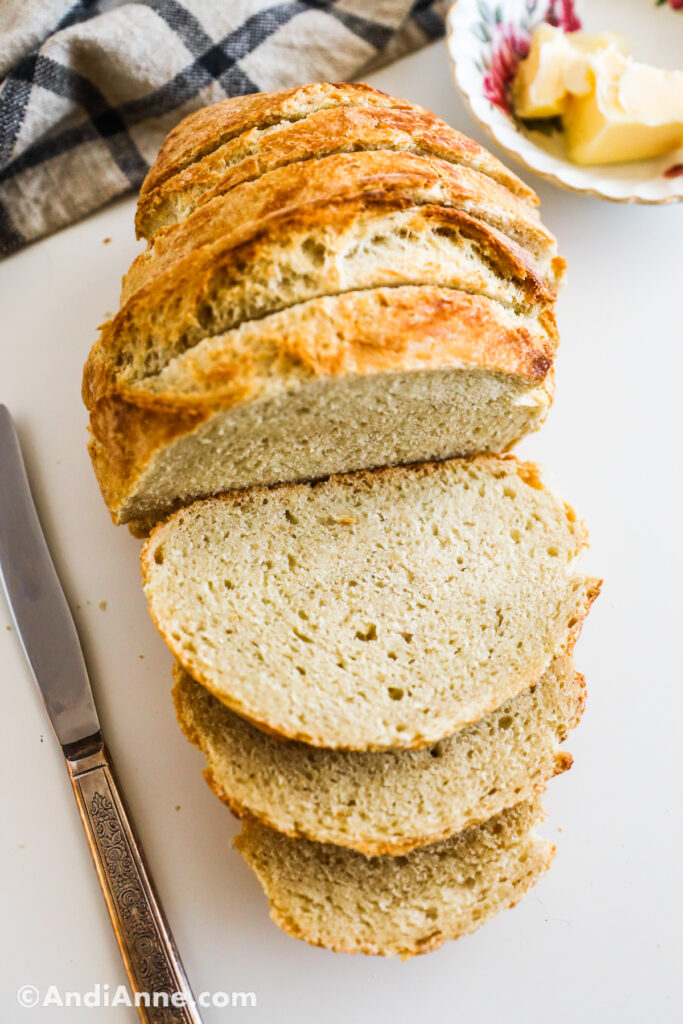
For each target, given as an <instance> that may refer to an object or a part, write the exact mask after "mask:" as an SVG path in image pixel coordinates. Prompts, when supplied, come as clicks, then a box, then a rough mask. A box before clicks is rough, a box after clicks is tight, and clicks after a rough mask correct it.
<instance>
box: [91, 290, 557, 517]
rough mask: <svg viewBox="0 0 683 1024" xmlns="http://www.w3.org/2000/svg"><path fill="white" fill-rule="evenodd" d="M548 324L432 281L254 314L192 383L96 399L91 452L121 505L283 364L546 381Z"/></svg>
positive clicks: (552, 339) (301, 375)
mask: <svg viewBox="0 0 683 1024" xmlns="http://www.w3.org/2000/svg"><path fill="white" fill-rule="evenodd" d="M306 306H307V307H309V308H308V309H305V308H304V307H306ZM314 306H315V307H317V308H315V310H314V311H313V312H311V307H314ZM544 326H546V329H547V334H546V336H545V337H543V336H538V335H532V334H531V333H530V332H529V330H528V329H527V328H526V327H525V326H524V323H523V322H522V323H521V324H519V325H514V324H512V325H511V324H510V323H509V322H507V321H506V320H505V319H503V318H502V315H501V311H500V310H499V308H498V307H497V305H496V304H495V303H493V302H491V301H490V300H488V299H485V298H482V297H480V296H471V295H468V294H466V293H464V292H458V291H456V290H453V289H447V288H431V287H418V288H411V287H406V288H388V289H377V290H376V291H374V292H373V291H369V292H356V293H347V294H345V295H341V296H336V297H334V298H333V299H331V300H323V301H317V302H314V303H307V304H302V306H301V307H294V308H293V309H290V310H286V311H284V312H283V313H277V314H273V315H272V316H270V317H266V318H264V319H263V320H261V321H257V322H254V323H253V324H245V325H243V326H242V327H240V328H237V329H236V330H235V331H234V332H232V334H233V338H232V342H231V340H230V336H226V337H225V343H224V344H223V345H222V346H221V347H218V346H216V349H215V351H214V352H213V353H211V354H208V355H207V356H206V357H205V358H204V359H203V361H200V358H199V356H200V353H199V352H198V351H195V350H192V351H191V352H190V353H189V354H188V356H187V359H186V362H187V363H188V364H189V365H188V366H187V368H186V372H187V374H188V375H189V376H190V378H191V379H192V382H193V389H192V390H191V391H188V392H187V393H181V392H179V391H177V390H173V389H170V388H169V389H168V390H166V391H165V392H161V393H151V392H150V391H148V390H145V389H144V387H134V388H133V387H131V388H125V387H123V386H120V387H119V388H117V389H114V390H111V391H109V392H108V393H105V394H104V396H103V397H101V398H100V399H99V400H98V401H96V402H95V403H94V404H93V405H92V407H91V418H90V429H91V432H92V437H93V440H92V442H91V446H90V454H91V457H92V460H93V465H94V468H95V473H96V475H97V478H98V481H99V483H100V487H101V489H102V493H103V495H104V497H105V501H106V502H107V505H108V506H109V508H110V509H112V511H114V510H116V509H117V508H118V507H119V506H120V504H121V502H122V501H123V500H124V499H125V496H126V495H127V494H128V493H129V492H130V489H131V487H132V486H133V485H134V481H135V480H136V479H137V478H139V476H140V475H141V474H142V473H143V472H144V471H145V469H146V467H147V466H148V465H149V463H150V461H151V459H152V458H153V457H154V455H155V454H156V453H157V452H158V451H160V450H161V449H163V447H164V446H165V445H168V444H169V443H170V442H172V441H173V440H175V439H176V438H178V437H181V436H183V435H184V434H187V433H190V432H191V431H193V430H195V429H196V428H197V427H198V426H199V425H200V424H201V423H203V422H205V421H206V420H207V419H208V418H209V417H210V416H211V415H213V414H214V413H216V412H218V411H220V410H223V409H227V408H231V407H234V406H235V405H237V404H238V403H240V402H248V401H254V400H256V399H258V398H259V397H262V396H263V394H264V388H267V386H268V384H269V382H270V381H271V377H270V376H269V373H268V371H269V369H272V367H278V368H279V379H280V380H282V379H284V377H285V370H288V371H289V375H290V378H291V376H292V370H293V369H295V370H296V374H297V377H298V381H299V382H300V383H305V382H306V380H311V379H313V378H315V377H321V376H343V375H347V374H354V375H358V374H364V375H368V374H375V373H399V372H406V371H408V370H418V369H420V370H429V369H445V368H448V367H458V366H460V365H464V366H468V367H476V368H480V369H482V370H489V371H492V372H497V373H502V374H509V375H511V376H514V377H522V378H525V379H527V380H528V381H530V382H533V381H536V382H538V383H539V384H541V383H543V382H544V381H545V380H546V378H547V377H548V376H549V374H550V373H551V370H552V362H553V357H554V351H555V347H556V342H557V336H556V331H555V324H554V319H553V317H552V314H551V313H547V314H546V318H545V323H544ZM292 386H297V384H296V378H295V379H294V380H293V381H292Z"/></svg>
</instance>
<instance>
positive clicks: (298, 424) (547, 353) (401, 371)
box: [90, 286, 555, 532]
mask: <svg viewBox="0 0 683 1024" xmlns="http://www.w3.org/2000/svg"><path fill="white" fill-rule="evenodd" d="M554 349H555V333H554V322H553V320H552V317H551V316H548V317H547V318H540V319H538V320H534V319H533V318H532V317H529V316H525V315H523V314H520V313H515V312H514V311H513V310H510V309H506V308H504V307H503V306H501V305H500V303H496V302H493V301H491V300H489V299H486V298H483V297H480V296H473V295H469V294H467V293H464V292H461V291H458V290H456V289H451V288H436V287H430V286H417V287H413V286H403V287H394V288H377V289H370V290H363V291H356V292H348V293H345V294H343V295H336V296H328V297H325V298H320V299H312V300H310V301H309V302H305V303H300V304H299V305H297V306H295V307H294V308H292V309H288V310H285V311H283V312H280V313H272V314H270V315H269V316H266V317H263V318H262V319H260V320H252V321H248V322H246V323H244V324H242V325H241V326H239V327H236V328H234V329H233V330H231V331H228V332H227V333H225V334H219V335H214V336H212V337H210V338H206V339H204V340H203V341H202V342H199V343H198V344H197V345H195V346H194V347H193V348H191V349H189V350H188V351H186V352H184V353H183V354H182V355H179V356H177V357H175V358H174V359H172V360H170V361H169V362H168V363H167V365H166V366H165V367H164V369H163V370H162V371H161V372H160V373H159V374H157V375H156V376H153V377H147V378H145V379H144V380H143V381H141V382H140V383H139V384H135V385H132V386H130V387H128V388H126V389H125V390H120V391H117V392H114V393H110V394H109V395H108V396H107V397H106V398H103V399H101V400H100V401H98V402H97V403H95V405H94V406H93V408H92V412H91V427H92V434H93V436H92V441H91V445H90V452H91V456H92V459H93V464H94V467H95V471H96V474H97V477H98V480H99V482H100V486H101V488H102V492H103V494H104V496H105V500H106V502H107V504H108V506H109V508H110V510H111V512H112V515H113V516H114V518H115V520H116V521H117V522H127V523H128V524H129V525H131V526H132V527H133V528H134V529H135V531H136V532H146V531H147V530H148V529H149V528H150V527H151V526H152V525H154V523H155V522H157V521H158V520H159V519H161V518H163V517H164V515H167V514H168V513H169V512H171V511H172V510H173V509H174V508H176V507H177V506H178V505H179V504H186V503H187V502H189V501H192V500H195V499H197V498H202V497H205V496H207V495H210V494H216V493H220V492H221V491H225V490H230V489H233V488H241V487H248V486H252V485H254V484H274V483H279V482H281V481H284V480H302V479H310V478H318V477H324V476H328V475H329V474H330V473H335V472H343V471H344V470H347V469H349V468H351V469H357V468H363V467H366V466H386V465H395V464H396V463H401V462H411V461H416V460H417V461H425V460H431V459H444V458H450V457H452V456H455V455H471V454H472V453H474V452H477V451H481V450H482V449H483V450H491V451H499V450H502V449H505V448H508V447H509V446H510V445H511V444H513V443H514V442H515V441H516V440H517V439H518V438H519V437H521V436H522V435H524V434H526V433H528V432H529V431H530V430H533V429H535V428H536V427H538V426H539V425H540V424H541V422H542V421H543V419H544V417H545V415H546V412H547V409H548V406H549V404H550V401H551V397H552V383H553V378H552V360H553V354H554Z"/></svg>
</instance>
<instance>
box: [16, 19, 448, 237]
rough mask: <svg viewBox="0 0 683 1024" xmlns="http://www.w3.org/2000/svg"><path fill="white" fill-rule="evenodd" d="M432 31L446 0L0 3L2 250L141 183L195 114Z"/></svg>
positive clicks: (350, 72)
mask: <svg viewBox="0 0 683 1024" xmlns="http://www.w3.org/2000/svg"><path fill="white" fill-rule="evenodd" d="M443 23H444V0H310V2H304V0H291V2H285V3H272V2H270V3H268V2H266V0H129V2H122V0H78V2H76V3H74V2H73V0H0V83H1V84H0V253H1V254H3V255H7V254H9V253H11V252H14V251H15V250H17V249H20V248H21V247H22V246H23V245H26V244H27V243H28V242H31V241H33V240H34V239H36V238H40V237H41V236H42V235H46V234H49V233H50V232H51V231H55V230H56V229H57V228H60V227H63V226H64V225H66V224H69V223H71V222H72V221H74V220H77V219H78V218H79V217H83V216H84V215H85V214H87V213H90V212H91V211H92V210H95V209H97V207H99V206H101V205H102V204H103V203H106V202H107V201H108V200H110V199H113V198H114V197H115V196H118V195H121V193H123V192H125V191H127V190H128V189H131V188H138V187H139V186H140V184H141V182H142V179H143V178H144V176H145V174H146V173H147V170H148V168H149V166H150V164H151V162H152V161H153V160H154V158H155V156H156V153H157V150H158V148H159V146H160V145H161V142H162V140H163V138H164V136H165V135H166V134H167V132H168V131H169V130H170V129H171V128H172V127H173V125H174V124H176V123H177V122H178V121H179V120H180V119H181V118H182V117H184V116H185V115H186V114H189V113H190V112H191V111H192V110H196V109H197V108H198V107H202V106H205V105H206V104H208V103H216V102H217V101H218V100H221V99H224V98H225V97H226V96H235V95H237V94H239V93H248V92H258V91H260V90H270V89H280V88H286V87H290V86H294V85H301V84H303V83H306V82H315V81H342V80H344V79H354V78H358V77H361V76H362V75H363V74H364V73H366V72H367V71H368V70H369V69H370V68H374V67H377V66H379V65H381V64H384V63H387V62H388V61H390V60H393V59H394V58H396V57H398V56H400V55H401V54H403V53H407V52H408V51H409V50H412V49H416V48H417V47H418V46H421V45H422V44H424V43H425V42H428V41H429V40H432V39H436V38H437V37H438V36H440V35H441V34H442V32H443Z"/></svg>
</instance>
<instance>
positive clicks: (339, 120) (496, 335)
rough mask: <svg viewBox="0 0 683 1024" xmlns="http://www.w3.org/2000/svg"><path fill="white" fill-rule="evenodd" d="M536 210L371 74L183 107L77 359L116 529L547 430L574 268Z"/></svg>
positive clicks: (496, 445)
mask: <svg viewBox="0 0 683 1024" xmlns="http://www.w3.org/2000/svg"><path fill="white" fill-rule="evenodd" d="M534 200H535V197H534V196H533V193H532V192H531V191H530V190H529V189H527V188H526V187H525V186H523V185H522V183H521V182H519V180H518V179H517V178H516V177H515V176H514V175H513V174H511V173H510V172H508V171H507V170H506V169H505V168H504V167H503V166H502V165H501V164H500V163H499V162H498V161H497V160H495V158H494V157H492V156H491V155H490V154H488V153H486V151H485V150H483V149H481V147H479V146H478V145H476V144H475V143H473V142H471V140H468V139H466V138H465V137H464V136H462V135H461V134H460V133H458V132H456V131H454V130H453V129H451V128H449V127H448V125H446V124H444V123H443V122H441V121H439V120H438V119H437V118H435V117H434V116H433V115H431V114H429V113H427V112H426V111H424V110H422V109H421V108H416V107H413V106H411V105H410V104H408V103H405V102H404V101H400V100H394V99H393V98H392V97H388V96H385V95H384V94H382V93H379V92H377V91H375V90H372V89H370V88H369V87H367V86H357V85H340V86H329V85H316V86H307V87H304V88H301V89H295V90H290V91H286V92H283V93H273V94H258V95H257V96H250V97H240V98H237V99H234V100H228V101H225V102H224V103H221V104H218V105H217V106H215V107H211V108H207V109H206V110H204V111H199V112H198V113H197V114H193V115H191V116H190V117H189V118H187V119H186V120H185V121H184V122H182V123H181V125H179V126H178V128H176V129H175V130H174V131H173V132H172V133H171V135H170V136H169V138H168V140H167V142H166V143H165V144H164V147H162V151H161V153H160V155H159V158H158V160H157V162H156V164H155V165H154V167H153V168H152V170H151V171H150V174H149V175H148V178H147V180H146V182H145V184H144V186H143V190H142V193H141V198H140V204H139V211H138V227H139V230H140V232H141V233H142V234H144V235H145V236H146V237H147V238H148V240H149V248H148V249H147V251H146V252H145V253H143V254H142V255H141V256H140V257H138V259H136V260H135V262H134V263H133V266H132V267H131V269H130V271H129V273H128V274H127V275H126V278H125V279H124V286H123V292H122V304H121V308H120V310H119V312H118V313H117V314H116V316H115V317H114V318H113V319H112V320H111V321H109V322H108V323H107V324H105V325H104V326H103V328H102V332H101V335H100V338H99V340H98V342H97V343H96V344H95V346H94V348H93V350H92V352H91V354H90V357H89V359H88V362H87V364H86V368H85V374H84V386H83V394H84V400H85V402H86V405H87V406H88V409H89V410H90V429H91V445H90V450H91V455H92V458H93V463H94V466H95V470H96V473H97V476H98V480H99V482H100V486H101V488H102V491H103V494H104V497H105V500H106V502H107V504H108V506H109V509H110V511H111V513H112V516H113V517H114V519H115V521H117V522H126V523H128V524H129V525H131V527H132V528H134V529H136V530H138V531H140V532H145V531H146V530H148V529H149V527H150V526H151V525H153V524H154V523H155V522H157V521H158V520H159V519H160V518H162V517H164V516H165V515H166V514H168V513H169V512H170V511H171V510H172V509H174V508H176V507H178V506H180V505H183V504H186V503H188V502H190V501H192V500H194V499H196V498H200V497H204V496H207V495H211V494H214V493H216V492H221V491H224V490H228V489H233V488H243V487H248V486H253V485H259V484H273V483H278V482H283V481H294V480H302V479H311V478H319V477H324V476H327V475H329V474H331V473H335V472H344V471H348V470H353V469H361V468H366V467H373V466H382V465H393V464H398V463H406V462H412V461H424V460H430V459H443V458H448V457H451V456H455V455H470V454H473V453H477V452H482V451H501V450H504V449H506V448H508V447H509V446H510V445H511V444H513V443H514V442H515V441H516V440H517V439H518V438H520V437H521V436H523V435H524V434H526V433H528V432H529V431H530V430H534V429H536V428H537V427H538V426H539V425H540V423H541V422H542V420H543V418H544V416H545V414H546V412H547V409H548V406H549V404H550V401H551V398H552V387H553V358H554V354H555V349H556V345H557V331H556V327H555V320H554V312H553V310H554V303H555V298H556V290H557V285H558V282H559V280H560V278H561V276H562V271H563V266H564V264H563V261H562V260H561V259H560V258H559V257H558V256H557V246H556V243H555V239H554V238H553V236H552V235H551V234H550V232H549V231H547V229H546V228H544V227H543V225H542V224H541V222H540V220H539V219H538V215H537V213H536V210H535V208H534V205H533V203H534Z"/></svg>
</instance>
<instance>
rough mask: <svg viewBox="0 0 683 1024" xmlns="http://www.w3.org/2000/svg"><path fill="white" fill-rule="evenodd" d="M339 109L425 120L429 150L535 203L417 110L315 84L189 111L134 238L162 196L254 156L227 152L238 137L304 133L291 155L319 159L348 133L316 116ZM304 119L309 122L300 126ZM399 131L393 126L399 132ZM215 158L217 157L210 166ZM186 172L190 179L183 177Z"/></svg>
mask: <svg viewBox="0 0 683 1024" xmlns="http://www.w3.org/2000/svg"><path fill="white" fill-rule="evenodd" d="M340 108H341V109H342V110H344V111H345V112H348V111H349V110H358V111H359V112H364V111H367V112H369V113H372V112H375V113H380V112H381V114H386V115H387V116H388V117H389V118H391V116H392V115H393V114H399V113H401V114H404V115H411V114H412V115H414V116H415V117H417V118H422V119H426V120H423V121H422V125H421V128H422V130H423V131H430V130H431V132H432V134H433V136H434V140H433V141H434V145H435V146H437V147H438V149H440V150H441V151H442V152H445V151H448V152H449V153H450V154H451V155H452V156H453V157H454V158H456V159H460V160H462V161H463V162H464V163H467V164H468V165H469V166H472V167H474V168H475V169H477V170H481V171H482V172H483V173H485V174H488V175H489V176H490V177H491V178H493V179H494V180H495V181H500V182H501V183H502V184H504V185H505V186H506V187H507V188H509V189H510V190H511V191H513V192H514V193H515V194H516V195H519V196H520V197H521V198H523V199H525V200H526V201H527V202H531V203H532V204H533V203H536V202H538V200H537V197H536V196H535V194H534V192H533V191H532V190H531V189H530V188H528V186H526V185H525V184H524V183H523V182H522V181H520V179H519V178H518V177H517V176H516V175H515V174H513V173H512V172H511V171H509V170H508V169H507V168H506V167H505V166H504V165H503V164H501V163H500V161H498V160H496V158H495V157H493V156H492V155H491V154H490V153H488V152H487V151H486V150H485V149H483V148H482V147H481V146H479V145H478V144H477V143H476V142H474V141H473V140H472V139H469V138H468V137H467V136H465V135H462V134H461V133H460V132H456V131H455V130H454V129H452V128H450V127H449V126H448V125H446V124H445V123H444V122H443V121H440V120H439V119H438V118H436V117H434V115H432V114H429V113H428V112H427V111H424V110H423V109H422V108H421V107H418V106H416V105H415V104H411V103H407V102H406V101H404V100H399V99H396V98H395V97H392V96H388V95H386V94H385V93H382V92H380V91H379V90H377V89H373V88H371V87H370V86H368V85H365V84H363V83H356V84H352V83H340V84H337V85H331V84H328V83H317V84H314V85H308V86H301V87H299V88H295V89H289V90H282V91H280V92H274V93H256V94H253V95H248V96H240V97H234V98H232V99H229V100H224V101H222V102H221V103H217V104H215V105H214V106H211V107H205V108H204V109H202V110H199V111H196V112H195V113H193V114H190V115H189V116H188V117H186V118H185V119H184V120H183V121H181V122H180V124H178V125H177V126H176V127H175V128H174V129H173V130H172V131H171V132H170V134H169V135H168V137H167V138H166V140H165V141H164V143H163V145H162V147H161V150H160V152H159V155H158V157H157V159H156V161H155V163H154V165H153V166H152V168H151V169H150V171H149V173H148V175H147V177H146V178H145V181H144V182H143V185H142V188H141V192H140V203H139V207H138V216H137V218H136V226H137V229H138V236H143V237H148V238H151V237H152V235H153V233H154V231H155V230H156V227H158V226H160V224H158V223H156V221H155V218H158V213H159V207H160V206H161V207H163V206H164V205H168V204H167V201H166V196H170V197H171V198H173V197H174V196H175V197H176V198H178V196H179V195H180V192H181V191H183V190H184V189H186V188H188V189H190V188H192V187H194V186H195V185H196V184H197V183H198V182H199V181H200V180H201V178H202V177H203V178H204V181H205V183H206V184H207V185H208V186H209V187H214V186H215V185H216V184H217V182H218V180H219V176H218V175H217V174H216V170H217V169H219V170H220V164H221V163H223V164H225V163H227V162H239V159H238V160H235V156H239V157H241V159H246V158H247V157H248V156H250V155H252V152H253V149H252V150H250V148H243V149H242V150H241V152H240V151H238V152H237V153H236V152H235V149H236V148H235V147H234V146H233V147H232V152H230V151H228V152H226V151H225V150H226V148H227V149H228V150H229V147H230V143H231V141H232V140H234V139H235V138H237V137H244V139H243V141H244V142H246V141H247V138H248V136H249V133H252V136H251V138H250V139H249V142H250V143H252V144H253V141H254V137H253V136H254V134H256V137H257V139H258V145H259V147H260V144H261V141H262V140H261V136H262V135H263V134H267V133H268V129H275V130H277V134H278V136H279V137H280V138H282V136H283V135H285V136H286V133H287V130H288V129H290V128H292V129H293V130H294V131H295V132H298V128H299V127H306V126H307V127H309V128H311V129H312V130H311V131H310V132H309V133H308V135H307V136H302V134H301V133H300V132H298V138H299V139H300V142H299V146H298V149H296V143H295V150H296V152H298V153H299V154H300V157H299V158H302V157H303V158H305V155H318V154H319V153H320V152H321V148H320V147H321V140H322V139H325V138H328V139H332V138H334V136H335V134H336V135H339V134H340V135H341V136H342V138H343V137H344V136H345V135H346V134H348V132H347V131H344V130H342V131H341V132H339V131H337V132H336V133H335V131H334V121H332V123H330V124H326V123H325V120H324V118H323V122H322V125H321V124H319V123H318V120H317V118H318V116H319V114H323V115H324V114H325V113H327V112H330V113H334V112H336V111H337V110H339V109H340ZM309 117H311V119H312V122H313V121H314V122H315V123H309V124H308V125H306V122H307V120H308V118H309ZM342 123H343V122H342ZM400 124H401V122H398V126H399V130H400ZM419 127H420V126H418V130H419ZM264 130H265V132H264ZM284 144H285V145H286V144H287V143H286V142H285V143H284ZM427 144H428V143H427ZM266 145H267V144H266ZM359 148H363V146H362V145H361V146H360V147H359ZM329 151H330V150H329V149H328V150H327V152H329ZM214 154H217V157H216V158H213V159H212V157H214ZM186 168H187V169H189V171H190V173H186V174H183V172H185V170H186ZM174 177H177V178H179V179H180V178H181V177H182V181H180V180H179V181H177V182H174V180H173V179H174ZM166 183H169V184H166ZM164 185H165V186H166V187H165V188H164ZM198 194H201V193H198ZM181 208H182V202H181ZM161 212H162V219H161V223H165V222H166V221H165V220H164V217H163V210H162V211H161Z"/></svg>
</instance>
